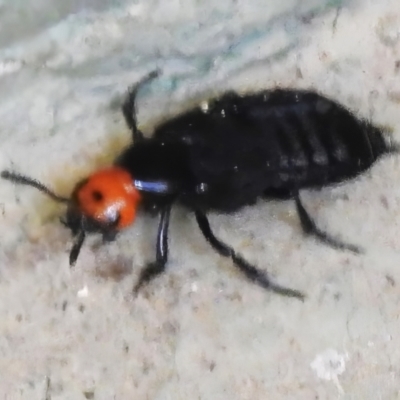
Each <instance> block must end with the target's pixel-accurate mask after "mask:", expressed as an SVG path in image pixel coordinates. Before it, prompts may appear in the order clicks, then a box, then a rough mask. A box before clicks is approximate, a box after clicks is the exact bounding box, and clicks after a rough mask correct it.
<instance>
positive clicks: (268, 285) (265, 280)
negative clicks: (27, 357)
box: [195, 211, 305, 300]
mask: <svg viewBox="0 0 400 400" xmlns="http://www.w3.org/2000/svg"><path fill="white" fill-rule="evenodd" d="M195 214H196V220H197V223H198V225H199V228H200V230H201V232H202V234H203V235H204V237H205V239H206V240H207V242H208V243H210V245H211V246H212V247H213V248H214V250H216V251H217V252H218V253H219V254H220V255H221V256H224V257H230V258H231V259H232V261H233V263H234V265H235V267H237V268H238V269H239V270H240V271H241V272H242V273H243V274H244V275H245V276H246V277H247V278H248V279H250V280H251V281H253V282H254V283H256V284H258V285H260V286H261V287H263V288H264V289H267V290H271V291H272V292H275V293H278V294H280V295H283V296H288V297H296V298H298V299H300V300H304V298H305V295H304V294H303V293H302V292H300V291H298V290H294V289H290V288H286V287H283V286H280V285H277V284H275V283H273V282H271V280H270V279H269V277H268V274H267V273H266V272H265V271H261V270H259V269H258V268H256V267H255V266H253V265H251V264H250V263H249V262H248V261H246V260H245V259H244V258H243V257H242V256H240V255H238V254H236V252H235V250H233V249H232V248H231V247H229V246H228V245H227V244H225V243H223V242H222V241H221V240H219V239H218V238H217V237H215V235H214V233H213V232H212V230H211V227H210V223H209V221H208V218H207V216H206V215H205V214H204V213H202V212H201V211H196V212H195Z"/></svg>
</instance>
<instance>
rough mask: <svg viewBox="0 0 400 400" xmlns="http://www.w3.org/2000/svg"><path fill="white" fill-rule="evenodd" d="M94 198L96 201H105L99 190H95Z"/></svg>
mask: <svg viewBox="0 0 400 400" xmlns="http://www.w3.org/2000/svg"><path fill="white" fill-rule="evenodd" d="M92 197H93V200H94V201H96V202H99V201H101V200H103V193H101V192H99V191H98V190H93V192H92Z"/></svg>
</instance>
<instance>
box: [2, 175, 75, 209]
mask: <svg viewBox="0 0 400 400" xmlns="http://www.w3.org/2000/svg"><path fill="white" fill-rule="evenodd" d="M1 177H2V178H3V179H7V180H9V181H11V182H14V183H19V184H21V185H27V186H32V187H34V188H36V189H38V190H40V191H41V192H42V193H45V194H47V196H49V197H51V198H52V199H53V200H55V201H58V202H60V203H68V201H69V199H67V198H66V197H62V196H59V195H57V194H55V193H54V192H53V191H52V190H50V189H49V188H47V187H46V186H44V185H43V184H42V183H40V182H39V181H37V180H35V179H32V178H29V177H27V176H24V175H20V174H16V173H14V172H10V171H2V172H1Z"/></svg>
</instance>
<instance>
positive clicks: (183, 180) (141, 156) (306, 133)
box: [1, 71, 397, 299]
mask: <svg viewBox="0 0 400 400" xmlns="http://www.w3.org/2000/svg"><path fill="white" fill-rule="evenodd" d="M158 75H159V71H153V72H151V73H150V74H148V75H147V76H145V77H144V78H142V79H141V80H139V81H138V82H137V83H136V84H135V85H133V86H132V87H131V88H130V89H129V90H128V95H127V96H126V99H125V101H124V102H123V105H122V114H123V116H124V118H125V121H126V124H127V126H128V127H129V129H130V131H131V132H132V137H133V143H132V144H131V145H130V146H128V147H127V148H126V149H124V150H123V151H122V153H121V154H120V155H119V156H118V157H117V159H116V160H115V163H114V164H113V165H112V166H111V167H108V168H104V169H101V170H99V171H96V172H94V173H93V174H92V175H90V176H89V177H88V178H86V179H84V180H83V181H81V182H79V183H78V184H77V185H76V187H75V189H74V190H73V192H72V195H71V196H70V198H66V197H62V196H59V195H57V194H55V193H54V192H52V191H51V190H50V189H48V188H47V187H46V186H44V185H43V184H41V183H40V182H38V181H36V180H34V179H31V178H29V177H26V176H24V175H20V174H18V173H14V172H10V171H7V170H6V171H3V172H2V174H1V176H2V177H3V178H4V179H8V180H10V181H13V182H15V183H19V184H26V185H30V186H34V187H36V188H37V189H39V190H40V191H42V192H44V193H46V194H47V195H49V196H50V197H52V198H53V199H54V200H56V201H59V202H63V203H66V204H67V211H66V215H65V217H64V218H61V221H62V222H63V224H64V225H65V226H66V227H68V228H69V229H70V230H71V232H72V235H73V236H74V238H75V242H74V245H73V247H72V249H71V252H70V264H71V265H74V264H75V262H76V260H77V258H78V255H79V252H80V249H81V246H82V244H83V242H84V239H85V236H86V234H89V233H100V234H101V235H102V237H103V240H104V241H105V242H107V241H112V240H114V239H115V238H116V236H117V234H118V233H119V232H120V231H121V230H123V229H124V228H127V227H128V226H130V225H131V224H132V223H133V222H134V220H135V217H136V212H137V210H138V208H139V206H143V208H144V210H145V211H146V212H152V213H156V214H157V215H159V216H160V217H159V226H158V234H157V244H156V259H155V261H154V262H151V263H149V264H148V265H147V266H145V267H144V268H143V269H142V271H141V273H140V275H139V279H138V281H137V284H136V285H135V287H134V292H135V293H137V292H138V291H139V289H140V288H141V287H142V286H143V285H144V284H148V283H149V282H150V281H151V280H152V279H153V278H155V277H156V276H158V275H159V274H161V273H162V272H164V271H165V268H166V265H167V261H168V227H169V220H170V213H171V208H172V206H173V205H175V204H176V203H180V204H181V205H182V206H183V207H185V208H186V209H187V210H189V211H190V212H192V213H194V215H195V218H196V221H197V224H198V226H199V228H200V231H201V233H202V234H203V236H204V237H205V239H206V240H207V241H208V242H209V244H210V245H211V246H212V247H213V248H214V250H215V251H216V252H218V253H219V254H220V255H221V256H224V257H230V258H231V260H232V262H233V265H234V266H235V267H236V268H238V269H239V270H240V271H241V272H242V273H243V274H244V275H245V276H246V277H247V278H248V279H250V280H251V281H253V282H255V283H257V284H258V285H260V286H262V287H263V288H265V289H267V290H271V291H273V292H275V293H278V294H281V295H285V296H289V297H295V298H299V299H303V298H304V293H302V292H300V291H298V290H295V289H291V288H288V287H284V286H281V285H279V284H277V283H274V282H273V281H272V280H271V279H270V277H269V275H268V273H267V272H265V271H262V270H260V269H258V268H257V267H256V266H254V265H252V264H251V263H249V262H248V261H246V260H245V259H244V258H243V257H242V256H241V255H239V254H238V253H237V252H236V251H235V250H234V249H233V248H232V247H230V246H229V245H227V244H226V243H224V242H223V241H221V240H220V239H219V238H217V237H216V236H215V234H214V233H213V231H212V229H211V226H210V223H209V220H208V216H207V214H208V212H209V211H217V212H220V213H226V214H229V213H232V212H235V211H237V210H239V209H241V208H243V207H244V206H247V205H251V204H254V203H255V202H256V200H257V199H258V198H260V197H264V198H270V199H271V198H272V199H274V198H275V199H293V200H294V202H295V205H296V210H297V213H298V216H299V219H300V224H301V227H302V230H303V231H304V233H306V234H308V235H313V236H314V237H316V238H318V239H319V240H321V241H322V242H324V243H325V244H328V245H330V246H331V247H333V248H336V249H343V250H349V251H352V252H355V253H359V252H361V249H360V248H358V247H357V246H355V245H353V244H348V243H346V242H343V241H341V240H339V239H338V238H335V237H333V236H332V235H330V234H329V233H327V232H325V231H323V230H321V229H320V228H319V227H318V226H317V224H316V223H315V222H314V219H313V218H312V217H311V216H310V215H309V213H308V212H307V211H306V208H305V207H304V205H303V203H302V201H301V198H300V194H299V192H300V190H301V189H308V188H323V187H325V186H329V185H333V184H338V183H340V182H344V181H347V180H349V179H351V178H355V177H357V176H358V175H359V174H361V173H362V172H364V171H366V170H367V169H369V168H370V167H371V166H372V165H373V164H374V163H375V161H376V160H377V159H378V158H379V157H381V156H382V155H384V154H388V153H392V152H395V151H397V148H396V147H395V146H394V145H391V144H389V143H388V142H387V141H385V139H384V132H383V130H382V129H380V128H378V127H376V126H374V125H373V124H371V123H370V122H369V121H367V120H365V119H361V118H358V117H356V116H355V115H354V114H353V113H352V112H351V111H349V110H348V109H347V108H346V107H344V106H343V105H340V104H339V103H337V102H336V101H334V100H332V99H328V98H327V97H325V96H323V95H321V94H318V93H317V92H314V91H309V90H296V89H282V88H275V89H271V90H264V91H261V92H258V93H252V94H246V95H240V94H237V93H235V92H226V93H225V94H223V95H221V96H220V97H216V98H213V99H211V100H209V101H208V102H207V104H206V106H205V105H204V104H203V105H202V106H196V107H194V108H192V109H190V110H189V111H186V112H183V113H181V114H178V115H177V116H175V117H173V118H170V119H167V120H166V121H164V122H162V123H160V124H159V125H158V126H157V127H156V128H155V131H154V133H153V135H152V137H150V138H145V137H144V135H143V133H142V132H141V131H140V130H139V129H138V126H137V117H136V96H137V92H138V90H139V89H140V88H141V87H142V86H143V85H144V84H147V83H149V82H150V81H151V80H152V79H154V78H156V77H157V76H158Z"/></svg>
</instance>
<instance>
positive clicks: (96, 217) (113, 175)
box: [1, 167, 141, 265]
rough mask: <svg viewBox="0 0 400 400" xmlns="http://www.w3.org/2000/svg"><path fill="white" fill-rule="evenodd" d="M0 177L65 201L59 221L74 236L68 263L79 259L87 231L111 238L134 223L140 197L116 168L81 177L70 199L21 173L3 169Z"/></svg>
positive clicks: (129, 179)
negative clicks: (62, 214) (65, 206)
mask: <svg viewBox="0 0 400 400" xmlns="http://www.w3.org/2000/svg"><path fill="white" fill-rule="evenodd" d="M1 176H2V178H4V179H8V180H11V181H13V182H15V183H20V184H25V185H30V186H33V187H36V188H37V189H39V190H40V191H42V192H44V193H46V194H47V195H49V196H50V197H51V198H53V199H54V200H56V201H59V202H63V203H67V204H68V208H67V213H66V216H65V218H63V219H61V221H62V223H63V224H64V225H65V226H67V227H68V228H69V229H71V231H72V234H73V235H74V236H75V237H76V240H75V243H74V245H73V248H72V250H71V253H70V264H71V265H73V264H75V262H76V260H77V258H78V255H79V252H80V249H81V247H82V244H83V241H84V239H85V234H86V233H94V232H97V233H101V234H102V235H103V239H104V240H106V241H107V240H112V239H113V238H114V237H115V235H116V234H117V233H118V232H119V231H120V230H121V229H124V228H126V227H128V226H129V225H131V224H132V223H133V222H134V220H135V217H136V210H137V208H138V206H139V203H140V200H141V197H140V193H139V192H138V190H137V189H136V188H135V186H134V181H133V178H132V176H131V175H130V174H129V172H127V171H125V170H124V169H122V168H119V167H110V168H106V169H102V170H100V171H97V172H95V173H94V174H92V175H91V176H89V177H88V178H86V179H84V180H83V181H81V182H80V183H78V184H77V185H76V187H75V189H74V191H73V193H72V195H71V198H69V199H67V198H64V197H61V196H58V195H57V194H55V193H53V192H52V191H51V190H50V189H48V188H47V187H46V186H44V185H42V184H41V183H40V182H38V181H36V180H34V179H31V178H28V177H25V176H23V175H19V174H15V173H12V172H9V171H3V172H2V174H1Z"/></svg>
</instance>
